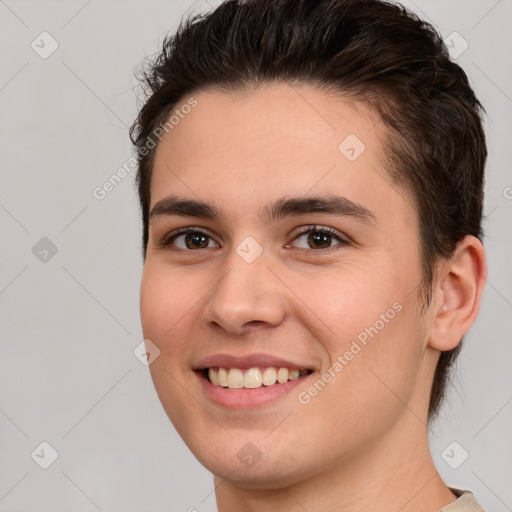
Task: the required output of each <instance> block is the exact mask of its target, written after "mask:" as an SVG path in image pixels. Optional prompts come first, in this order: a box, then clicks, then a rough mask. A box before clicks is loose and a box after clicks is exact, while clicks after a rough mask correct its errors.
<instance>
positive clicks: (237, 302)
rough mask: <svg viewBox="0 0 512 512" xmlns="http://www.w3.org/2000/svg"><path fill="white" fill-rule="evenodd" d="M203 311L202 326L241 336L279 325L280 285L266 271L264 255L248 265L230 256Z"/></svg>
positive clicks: (281, 312)
mask: <svg viewBox="0 0 512 512" xmlns="http://www.w3.org/2000/svg"><path fill="white" fill-rule="evenodd" d="M226 263H227V265H226V268H227V270H226V271H225V272H224V273H223V275H222V277H220V278H219V279H218V280H217V282H216V284H215V285H214V287H213V289H212V290H211V293H210V295H209V297H208V299H207V302H206V304H205V307H204V309H203V320H204V322H205V324H206V325H208V326H209V327H213V328H215V329H223V330H224V331H225V332H226V333H229V334H232V335H236V336H241V335H243V334H244V333H246V332H248V331H250V330H252V329H254V328H262V327H275V326H277V325H279V324H280V323H281V322H282V321H283V319H284V318H285V315H286V309H285V302H284V294H283V284H282V282H281V281H280V280H279V279H277V278H276V277H275V275H274V273H273V272H272V271H271V270H270V269H269V268H268V260H267V258H265V257H264V253H262V254H261V255H260V257H259V258H258V259H257V260H256V261H253V262H252V263H247V262H246V261H244V260H243V259H242V258H241V257H240V256H239V255H238V254H237V253H236V252H233V254H232V256H231V257H230V258H229V260H227V261H226Z"/></svg>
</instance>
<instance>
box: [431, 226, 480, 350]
mask: <svg viewBox="0 0 512 512" xmlns="http://www.w3.org/2000/svg"><path fill="white" fill-rule="evenodd" d="M486 279H487V264H486V258H485V251H484V248H483V245H482V243H481V242H480V240H478V239H477V238H476V237H474V236H470V235H468V236H466V237H465V238H464V239H463V240H461V241H460V242H459V243H458V245H457V248H456V250H455V252H454V254H453V256H452V258H450V259H449V260H447V261H445V262H443V264H442V265H441V268H440V271H439V272H438V280H437V282H436V283H435V286H434V290H433V293H434V300H433V308H432V318H431V325H430V330H429V338H428V345H429V346H430V347H431V348H434V349H436V350H440V351H446V350H451V349H453V348H455V347H456V346H457V345H458V344H459V343H460V341H461V339H462V337H463V336H464V334H466V332H467V331H468V330H469V328H470V327H471V325H472V324H473V322H474V321H475V319H476V317H477V315H478V311H479V309H480V301H481V297H482V292H483V289H484V285H485V281H486Z"/></svg>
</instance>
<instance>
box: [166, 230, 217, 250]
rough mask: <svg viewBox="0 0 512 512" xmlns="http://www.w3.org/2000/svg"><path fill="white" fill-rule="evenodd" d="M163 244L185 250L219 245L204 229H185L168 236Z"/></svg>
mask: <svg viewBox="0 0 512 512" xmlns="http://www.w3.org/2000/svg"><path fill="white" fill-rule="evenodd" d="M162 245H163V246H165V247H167V246H174V247H175V248H177V249H180V250H184V251H187V250H197V249H207V248H210V247H219V244H218V243H216V242H215V241H214V240H213V239H212V237H211V236H209V235H207V234H206V233H203V232H202V231H198V230H193V229H185V230H183V231H180V232H178V233H175V234H174V235H171V236H170V237H167V238H166V239H165V240H164V241H163V242H162Z"/></svg>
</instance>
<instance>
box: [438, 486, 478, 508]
mask: <svg viewBox="0 0 512 512" xmlns="http://www.w3.org/2000/svg"><path fill="white" fill-rule="evenodd" d="M450 490H451V491H452V492H453V494H455V496H457V499H456V500H455V501H453V502H452V503H450V504H449V505H446V507H443V508H442V509H441V510H440V511H439V512H485V511H484V509H483V508H482V507H481V506H480V505H479V504H478V502H477V501H476V499H475V496H474V495H473V493H472V492H471V491H466V490H461V489H454V488H452V487H450Z"/></svg>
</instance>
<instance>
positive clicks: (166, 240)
mask: <svg viewBox="0 0 512 512" xmlns="http://www.w3.org/2000/svg"><path fill="white" fill-rule="evenodd" d="M299 229H300V231H298V232H297V233H296V234H295V235H294V236H293V238H292V240H291V241H292V242H293V241H294V240H296V239H297V238H299V237H300V236H302V235H305V234H307V233H310V232H315V231H318V232H323V233H327V234H329V235H331V236H333V237H334V238H337V239H338V242H339V243H338V244H336V245H334V246H333V247H328V248H327V249H317V250H315V249H304V248H300V247H298V248H297V250H299V251H306V252H308V253H318V254H325V253H328V252H330V251H332V250H336V249H338V248H339V246H340V245H341V246H346V245H349V244H350V241H349V239H348V237H346V236H345V235H343V234H342V233H340V232H339V231H338V230H336V229H334V228H331V227H327V226H321V225H317V224H311V225H308V226H303V227H301V228H299ZM188 233H202V234H204V235H206V236H207V237H209V238H210V239H211V240H213V241H214V242H215V243H216V244H217V245H220V244H219V242H217V241H216V239H215V237H214V236H212V235H211V234H210V233H209V231H208V229H206V228H202V227H198V226H187V227H183V228H178V229H175V230H173V231H171V232H170V233H168V234H166V235H165V236H163V237H162V239H161V240H160V241H159V242H158V245H159V246H160V247H162V248H165V247H167V246H169V245H170V244H171V241H172V240H173V239H175V238H177V237H178V236H180V235H186V234H188ZM288 247H290V244H289V243H287V244H286V245H285V248H288ZM206 249H212V247H207V248H206ZM177 250H179V251H182V252H201V250H200V249H198V250H192V249H190V250H186V249H180V248H178V249H177ZM202 250H204V249H202Z"/></svg>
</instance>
